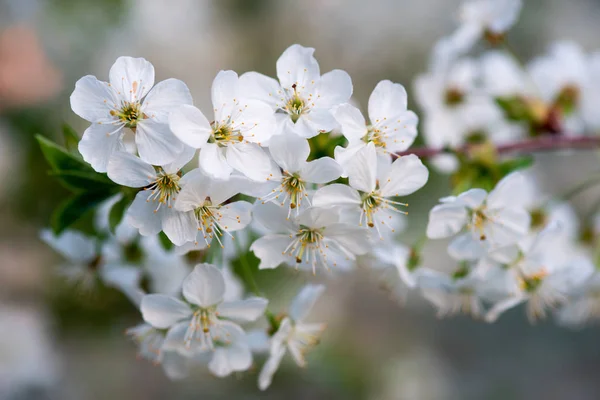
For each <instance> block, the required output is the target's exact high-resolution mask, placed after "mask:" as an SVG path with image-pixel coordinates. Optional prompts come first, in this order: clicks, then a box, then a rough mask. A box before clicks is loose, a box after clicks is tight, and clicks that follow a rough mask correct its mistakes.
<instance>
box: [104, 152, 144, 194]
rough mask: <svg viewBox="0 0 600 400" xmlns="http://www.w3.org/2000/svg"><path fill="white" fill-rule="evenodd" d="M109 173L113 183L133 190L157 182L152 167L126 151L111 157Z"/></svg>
mask: <svg viewBox="0 0 600 400" xmlns="http://www.w3.org/2000/svg"><path fill="white" fill-rule="evenodd" d="M107 173H108V177H109V178H110V179H111V180H112V181H113V182H115V183H118V184H119V185H123V186H128V187H133V188H141V187H144V186H148V185H149V184H151V183H152V182H154V181H155V180H156V171H155V170H154V167H152V165H150V164H147V163H145V162H144V161H142V160H140V159H139V158H138V157H136V156H134V155H133V154H130V153H127V152H126V151H117V152H115V153H114V154H113V155H112V156H111V157H110V160H109V162H108V168H107Z"/></svg>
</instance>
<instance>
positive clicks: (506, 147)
mask: <svg viewBox="0 0 600 400" xmlns="http://www.w3.org/2000/svg"><path fill="white" fill-rule="evenodd" d="M477 146H478V145H477V144H467V145H464V146H461V147H458V148H456V149H452V150H450V149H447V148H431V147H420V148H415V149H409V150H406V151H403V152H401V153H397V154H395V155H392V157H394V158H395V157H396V156H398V157H399V156H405V155H408V154H414V155H416V156H418V157H421V158H430V157H434V156H437V155H439V154H444V153H463V154H467V153H468V152H469V150H470V149H473V148H477ZM599 147H600V136H579V137H565V136H546V137H538V138H533V139H527V140H522V141H519V142H514V143H508V144H502V145H498V146H497V147H496V151H497V153H498V154H509V153H537V152H543V151H559V150H567V149H579V150H581V149H584V150H591V149H596V148H599Z"/></svg>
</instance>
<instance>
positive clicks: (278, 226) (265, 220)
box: [253, 203, 298, 234]
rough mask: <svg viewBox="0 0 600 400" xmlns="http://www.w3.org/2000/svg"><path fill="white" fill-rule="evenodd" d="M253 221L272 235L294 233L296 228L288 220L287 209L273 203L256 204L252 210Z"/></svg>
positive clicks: (291, 221) (292, 222)
mask: <svg viewBox="0 0 600 400" xmlns="http://www.w3.org/2000/svg"><path fill="white" fill-rule="evenodd" d="M253 215H254V219H255V220H256V221H257V222H258V223H260V224H261V225H263V226H264V227H265V228H267V230H269V231H271V232H273V233H288V234H289V233H296V231H297V230H298V226H297V225H296V224H295V223H294V221H293V220H291V219H288V217H287V216H288V210H287V208H284V207H280V206H278V205H276V204H273V203H266V204H256V205H255V206H254V210H253Z"/></svg>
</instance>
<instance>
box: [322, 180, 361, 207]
mask: <svg viewBox="0 0 600 400" xmlns="http://www.w3.org/2000/svg"><path fill="white" fill-rule="evenodd" d="M312 204H313V206H315V207H332V206H341V207H344V206H346V207H348V206H350V207H359V206H360V205H361V199H360V194H359V193H358V192H357V191H356V190H354V189H352V188H351V187H350V186H348V185H342V184H340V183H334V184H332V185H327V186H324V187H322V188H320V189H319V190H317V192H316V193H315V194H314V196H313V198H312Z"/></svg>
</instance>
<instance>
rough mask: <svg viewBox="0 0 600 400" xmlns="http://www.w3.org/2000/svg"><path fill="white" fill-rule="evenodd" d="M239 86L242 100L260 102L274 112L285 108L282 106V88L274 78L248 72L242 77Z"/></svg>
mask: <svg viewBox="0 0 600 400" xmlns="http://www.w3.org/2000/svg"><path fill="white" fill-rule="evenodd" d="M239 85H240V86H239V88H240V97H242V98H247V99H256V100H260V101H262V102H264V103H266V104H268V105H269V106H270V107H271V108H272V109H273V110H276V109H278V108H280V107H282V106H283V104H281V103H282V101H281V86H280V85H279V82H277V81H276V80H275V79H273V78H270V77H268V76H265V75H263V74H259V73H258V72H246V73H245V74H243V75H242V76H240V80H239Z"/></svg>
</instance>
